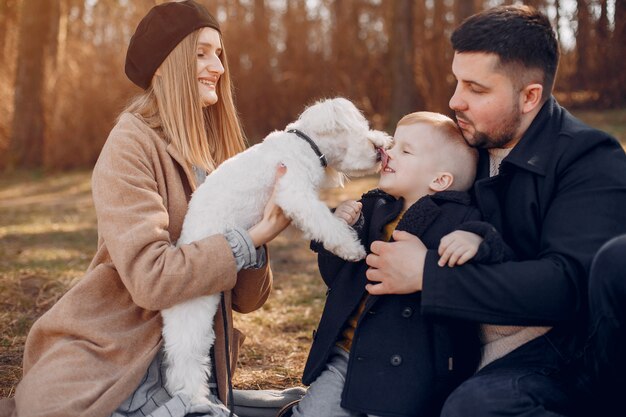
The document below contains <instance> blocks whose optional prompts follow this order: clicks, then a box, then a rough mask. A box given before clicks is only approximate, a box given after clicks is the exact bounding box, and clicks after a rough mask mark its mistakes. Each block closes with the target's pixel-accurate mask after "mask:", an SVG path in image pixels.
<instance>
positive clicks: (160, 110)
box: [122, 29, 246, 172]
mask: <svg viewBox="0 0 626 417" xmlns="http://www.w3.org/2000/svg"><path fill="white" fill-rule="evenodd" d="M200 30H201V29H199V30H196V31H194V32H192V33H190V34H189V35H188V36H186V37H185V38H184V39H183V40H182V41H181V42H180V43H179V44H178V45H177V46H176V47H175V48H174V50H172V52H171V53H170V54H169V55H168V56H167V58H165V60H164V61H163V63H162V64H161V66H160V67H159V75H158V76H155V77H154V78H153V79H152V84H151V85H150V87H149V88H148V89H147V90H146V91H145V92H144V93H142V94H140V95H139V96H137V97H135V98H134V99H133V100H132V101H131V102H130V104H129V105H128V106H127V107H126V109H124V111H123V112H122V113H125V112H128V113H137V114H139V115H140V116H141V117H142V118H143V119H144V120H146V122H147V123H148V124H149V125H150V127H152V128H154V129H162V130H163V133H164V135H165V137H166V139H167V140H168V141H169V142H170V143H172V145H174V147H175V148H176V149H177V150H178V151H179V152H180V153H181V155H182V156H183V158H184V159H185V161H187V163H188V164H189V165H190V166H197V167H199V168H203V169H205V170H206V171H209V172H210V171H212V170H213V169H215V168H216V167H217V166H218V165H219V164H221V163H222V162H224V161H225V160H226V159H228V158H230V157H231V156H233V155H235V154H237V153H239V152H241V151H243V150H244V149H245V148H246V143H245V139H244V135H243V130H242V128H241V124H240V122H239V117H238V116H237V111H236V110H235V105H234V101H233V92H232V85H231V82H230V72H229V70H228V62H227V59H226V51H225V49H224V47H223V45H222V53H221V55H220V59H221V61H222V65H223V66H224V73H223V74H222V75H221V76H220V77H219V80H218V83H217V94H218V100H217V103H215V104H213V105H211V106H208V107H204V108H203V106H202V103H201V99H200V92H199V91H198V79H197V75H196V73H197V69H196V68H197V64H196V59H197V57H196V54H197V52H196V49H197V44H198V37H199V34H200Z"/></svg>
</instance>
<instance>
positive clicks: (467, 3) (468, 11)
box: [454, 0, 476, 26]
mask: <svg viewBox="0 0 626 417" xmlns="http://www.w3.org/2000/svg"><path fill="white" fill-rule="evenodd" d="M474 13H476V2H475V1H474V0H456V1H455V2H454V21H455V23H456V25H457V26H458V25H460V24H461V22H463V21H464V20H465V19H467V18H468V17H470V16H471V15H473V14H474Z"/></svg>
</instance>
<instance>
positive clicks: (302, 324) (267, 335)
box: [0, 171, 375, 397]
mask: <svg viewBox="0 0 626 417" xmlns="http://www.w3.org/2000/svg"><path fill="white" fill-rule="evenodd" d="M374 184H375V179H373V178H369V179H364V180H360V181H355V182H352V183H349V184H348V186H347V187H346V188H345V189H344V190H339V191H335V192H332V193H326V195H325V198H326V199H327V200H328V201H329V202H330V204H334V202H335V201H337V200H343V199H346V198H349V197H350V198H357V197H358V196H359V195H360V194H361V192H362V191H364V190H365V189H368V188H371V187H372V186H373V185H374ZM96 241H97V231H96V218H95V213H94V209H93V203H92V200H91V191H90V172H87V171H83V172H72V173H65V174H57V175H51V176H48V175H46V176H43V175H39V174H37V173H32V172H26V173H24V172H22V173H16V174H11V175H9V176H6V175H5V176H4V177H2V178H1V179H0V397H6V396H11V395H12V394H13V392H14V389H15V385H16V384H17V382H18V381H19V379H20V377H21V360H22V354H23V346H24V342H25V339H26V335H27V333H28V329H30V327H31V325H32V324H33V322H34V321H35V320H36V319H37V318H38V317H39V316H41V314H43V313H44V312H45V311H46V310H48V309H49V308H50V307H51V306H52V305H53V304H54V303H55V302H56V300H58V299H59V297H60V296H61V295H62V294H63V293H64V292H65V291H66V290H67V288H68V286H69V285H70V283H71V282H72V280H74V279H79V278H80V277H81V276H82V274H83V273H84V271H85V269H86V268H87V266H88V265H89V262H90V260H91V257H92V256H93V253H94V252H95V247H96ZM270 251H271V256H272V265H273V270H274V274H275V287H274V291H273V292H272V294H271V296H270V299H269V301H268V302H267V303H266V304H265V306H264V307H263V308H262V309H261V310H259V311H257V312H255V313H252V314H248V315H236V317H235V325H236V327H238V328H240V329H241V330H242V331H243V332H244V333H246V334H247V339H246V343H245V344H244V346H243V351H242V352H241V355H240V363H239V370H238V373H237V374H236V376H235V380H234V384H235V386H236V387H238V388H282V387H286V386H291V385H297V384H298V383H299V381H300V376H301V373H302V367H303V366H304V361H305V359H306V356H307V353H308V347H309V343H310V336H311V331H312V330H313V329H314V328H315V326H316V324H317V320H318V318H319V316H320V314H321V309H322V306H323V296H324V292H325V289H324V288H323V284H322V281H321V279H320V278H319V276H318V273H317V268H316V263H315V256H314V254H313V253H312V252H310V251H309V249H308V243H307V242H304V241H303V240H302V239H300V238H299V232H298V231H297V230H295V229H291V228H290V229H287V231H285V233H284V234H283V235H281V236H279V237H278V238H277V239H276V240H274V241H273V242H272V243H271V245H270Z"/></svg>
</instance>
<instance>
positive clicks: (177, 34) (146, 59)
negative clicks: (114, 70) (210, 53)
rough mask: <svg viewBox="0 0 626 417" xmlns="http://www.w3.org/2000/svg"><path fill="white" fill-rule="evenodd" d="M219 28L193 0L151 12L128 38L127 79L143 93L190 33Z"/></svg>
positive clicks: (159, 6)
mask: <svg viewBox="0 0 626 417" xmlns="http://www.w3.org/2000/svg"><path fill="white" fill-rule="evenodd" d="M203 27H210V28H213V29H215V30H217V31H218V32H219V31H220V26H219V24H218V22H217V19H215V18H214V17H213V16H212V15H211V14H210V13H209V12H208V11H207V9H206V8H204V6H202V5H200V4H198V3H196V2H195V1H193V0H187V1H181V2H170V3H163V4H160V5H158V6H155V7H153V8H152V9H150V11H149V12H148V14H147V15H146V16H145V17H144V18H143V19H141V22H139V25H138V26H137V30H135V33H134V34H133V36H132V38H130V43H129V45H128V51H127V52H126V65H125V72H126V76H127V77H128V78H129V79H130V80H131V81H132V82H134V83H135V84H137V85H138V86H139V87H141V88H143V89H144V90H145V89H147V88H148V87H149V86H150V81H151V80H152V77H153V76H154V73H155V72H156V70H157V68H159V66H160V65H161V64H162V63H163V61H164V60H165V58H167V56H168V55H169V54H170V52H172V50H173V49H174V48H175V47H176V45H178V43H179V42H180V41H182V40H183V39H184V38H185V37H186V36H187V35H189V34H190V33H191V32H193V31H195V30H197V29H200V28H203Z"/></svg>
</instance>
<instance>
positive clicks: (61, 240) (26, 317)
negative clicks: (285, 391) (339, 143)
mask: <svg viewBox="0 0 626 417" xmlns="http://www.w3.org/2000/svg"><path fill="white" fill-rule="evenodd" d="M576 115H577V116H579V117H580V118H582V119H583V120H585V121H586V122H587V123H589V124H591V125H593V126H596V127H598V128H600V129H604V130H606V131H608V132H610V133H611V134H613V135H614V136H616V137H617V138H618V139H620V141H621V142H622V144H626V109H622V110H611V111H602V112H600V111H596V112H593V111H589V112H576ZM90 175H91V173H90V172H89V171H79V172H69V173H61V174H42V173H37V172H18V173H12V174H3V176H2V177H0V397H6V396H12V395H13V392H14V389H15V385H16V384H17V382H18V380H19V378H20V377H21V359H22V353H23V346H24V341H25V339H26V334H27V333H28V329H29V328H30V327H31V325H32V323H33V322H34V321H35V320H36V319H37V318H38V317H39V316H40V315H41V314H43V313H44V312H45V311H46V310H48V309H49V308H50V307H51V306H52V305H53V304H54V303H55V302H56V300H58V299H59V297H60V296H61V295H62V294H63V293H64V292H65V291H66V290H67V288H68V287H69V285H71V283H72V281H73V280H76V279H80V277H81V276H82V275H83V273H84V271H85V269H86V268H87V266H88V265H89V262H90V260H91V257H92V256H93V254H94V252H95V247H96V241H97V231H96V218H95V213H94V210H93V202H92V200H91V188H90ZM375 183H376V179H375V178H365V179H361V180H358V181H352V182H350V183H348V185H347V187H346V188H345V189H342V190H335V191H333V192H327V193H325V194H324V199H325V200H326V201H327V203H328V204H329V205H330V206H332V205H335V204H336V203H337V202H338V201H341V200H344V199H347V198H358V197H359V196H360V195H361V193H362V192H363V191H365V190H367V189H370V188H373V187H374V185H375ZM270 252H271V256H272V267H273V270H274V273H275V275H274V276H275V286H274V290H273V292H272V294H271V296H270V298H269V300H268V302H267V303H266V304H265V306H264V307H263V308H262V309H260V310H259V311H257V312H254V313H252V314H248V315H236V316H235V326H236V327H238V328H240V329H241V330H243V332H244V333H246V334H247V339H246V343H245V344H244V346H243V351H242V352H241V356H240V362H239V370H238V372H237V374H236V375H235V379H234V385H235V387H236V388H246V389H256V388H283V387H287V386H293V385H298V384H299V382H300V376H301V374H302V368H303V366H304V361H305V359H306V356H307V353H308V348H309V344H310V341H311V332H312V331H313V329H314V328H315V327H316V324H317V321H318V319H319V317H320V314H321V311H322V307H323V302H324V293H325V288H324V285H323V283H322V281H321V278H319V274H318V272H317V267H316V262H315V256H314V254H313V253H312V252H311V251H309V249H308V243H307V242H305V241H303V240H302V239H301V238H300V236H299V233H298V232H297V231H296V230H294V229H291V228H290V229H287V231H285V232H284V233H283V234H282V235H281V236H279V237H278V238H277V239H275V240H274V241H273V242H272V243H271V244H270Z"/></svg>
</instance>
